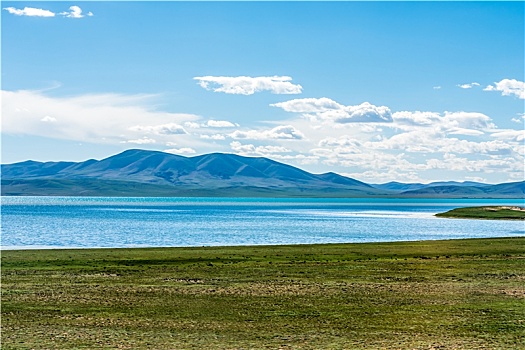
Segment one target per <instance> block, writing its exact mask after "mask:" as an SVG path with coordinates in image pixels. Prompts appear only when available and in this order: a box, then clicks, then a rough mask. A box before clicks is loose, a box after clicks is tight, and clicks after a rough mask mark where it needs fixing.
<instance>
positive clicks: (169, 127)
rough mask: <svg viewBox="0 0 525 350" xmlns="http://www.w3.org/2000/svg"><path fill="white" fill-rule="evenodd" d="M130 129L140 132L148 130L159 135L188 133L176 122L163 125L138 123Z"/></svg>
mask: <svg viewBox="0 0 525 350" xmlns="http://www.w3.org/2000/svg"><path fill="white" fill-rule="evenodd" d="M129 130H132V131H138V132H146V133H151V134H157V135H181V134H187V132H186V130H185V129H184V128H183V127H182V126H181V125H179V124H176V123H168V124H161V125H153V126H150V125H147V126H144V125H136V126H132V127H130V128H129Z"/></svg>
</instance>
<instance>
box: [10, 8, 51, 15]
mask: <svg viewBox="0 0 525 350" xmlns="http://www.w3.org/2000/svg"><path fill="white" fill-rule="evenodd" d="M4 10H6V11H7V12H9V13H10V14H13V15H16V16H28V17H55V13H54V12H51V11H49V10H44V9H39V8H35V7H24V8H23V9H17V8H14V7H5V8H4Z"/></svg>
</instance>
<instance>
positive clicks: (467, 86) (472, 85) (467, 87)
mask: <svg viewBox="0 0 525 350" xmlns="http://www.w3.org/2000/svg"><path fill="white" fill-rule="evenodd" d="M474 86H480V85H479V83H476V82H474V83H470V84H460V85H458V87H460V88H462V89H472V88H473V87H474Z"/></svg>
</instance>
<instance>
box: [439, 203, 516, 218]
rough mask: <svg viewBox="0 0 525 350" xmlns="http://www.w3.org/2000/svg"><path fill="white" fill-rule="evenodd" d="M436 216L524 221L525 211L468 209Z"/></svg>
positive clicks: (495, 208) (497, 208) (504, 208)
mask: <svg viewBox="0 0 525 350" xmlns="http://www.w3.org/2000/svg"><path fill="white" fill-rule="evenodd" d="M436 216H438V217H444V218H457V219H488V220H525V210H524V209H523V208H521V207H501V206H499V207H498V206H492V207H490V206H489V207H468V208H457V209H452V210H449V211H447V212H445V213H439V214H436Z"/></svg>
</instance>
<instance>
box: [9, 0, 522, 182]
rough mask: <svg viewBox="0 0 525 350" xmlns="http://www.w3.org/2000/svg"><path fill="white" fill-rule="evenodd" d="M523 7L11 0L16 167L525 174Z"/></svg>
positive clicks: (401, 176) (416, 178)
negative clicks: (151, 153)
mask: <svg viewBox="0 0 525 350" xmlns="http://www.w3.org/2000/svg"><path fill="white" fill-rule="evenodd" d="M524 4H525V3H524V2H373V1H372V2H300V1H298V2H172V1H163V2H124V1H118V2H104V1H99V2H68V1H59V2H43V1H36V2H24V1H14V2H8V1H2V3H1V6H2V9H1V33H2V34H1V35H2V38H1V39H2V41H1V89H2V95H1V104H2V121H1V130H2V134H1V137H2V140H1V143H2V152H1V156H2V163H3V164H6V163H14V162H19V161H25V160H37V161H61V160H65V161H84V160H87V159H91V158H94V159H102V158H105V157H108V156H111V155H113V154H116V153H119V152H121V151H124V150H126V149H132V148H141V149H149V150H158V151H164V152H169V153H173V154H178V155H183V156H190V157H191V156H197V155H201V154H206V153H213V152H221V153H234V154H238V155H243V156H250V157H267V158H270V159H274V160H276V161H279V162H283V163H286V164H290V165H293V166H296V167H299V168H301V169H304V170H306V171H310V172H313V173H324V172H329V171H332V172H336V173H339V174H342V175H345V176H349V177H352V178H355V179H358V180H361V181H365V182H368V183H384V182H389V181H400V182H425V183H426V182H431V181H442V180H443V181H445V180H453V181H481V182H486V183H501V182H512V181H523V180H524V178H525V174H524V173H525V170H524V164H525V162H524V161H525V145H524V142H525V131H524V129H525V128H524V123H525V113H524V112H525V110H524V102H525V84H524V81H525V78H524V75H525V73H524V62H525V61H524V51H525V50H524V45H525V44H524V42H525V41H524V30H523V28H524V25H525V23H524V17H525V10H524Z"/></svg>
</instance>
